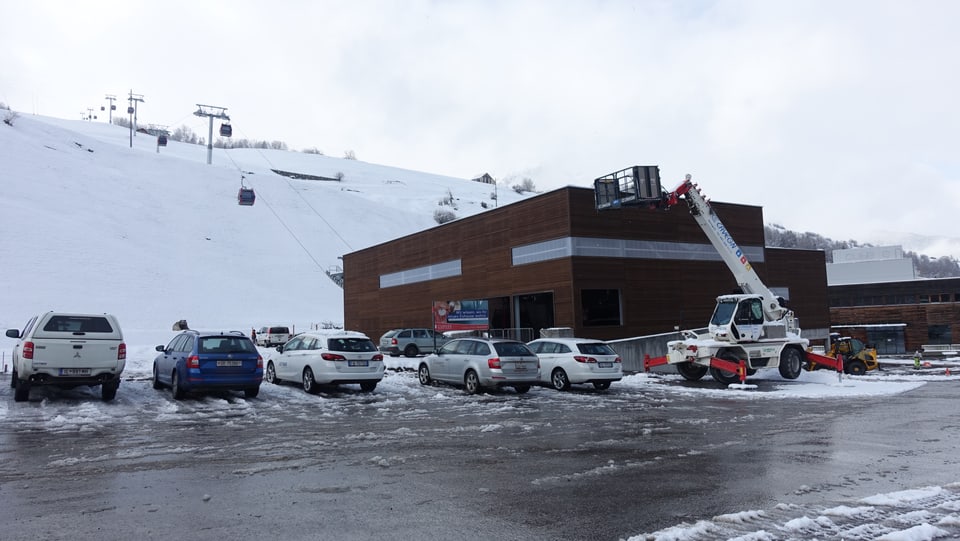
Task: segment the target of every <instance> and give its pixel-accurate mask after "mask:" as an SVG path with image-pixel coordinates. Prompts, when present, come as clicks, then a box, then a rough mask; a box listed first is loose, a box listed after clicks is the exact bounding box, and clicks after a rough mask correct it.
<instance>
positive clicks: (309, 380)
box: [266, 330, 383, 394]
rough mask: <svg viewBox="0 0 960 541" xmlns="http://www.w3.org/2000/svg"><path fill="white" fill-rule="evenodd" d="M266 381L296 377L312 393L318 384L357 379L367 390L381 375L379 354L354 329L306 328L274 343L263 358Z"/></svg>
mask: <svg viewBox="0 0 960 541" xmlns="http://www.w3.org/2000/svg"><path fill="white" fill-rule="evenodd" d="M266 370H267V372H266V377H267V381H268V382H270V383H278V384H279V383H280V382H282V381H284V380H290V381H299V382H300V384H301V385H302V386H303V390H304V391H306V392H308V393H310V394H314V393H316V392H318V391H319V390H320V387H319V386H320V385H344V384H353V383H359V384H360V390H361V391H363V392H365V393H369V392H370V391H372V390H374V389H376V388H377V383H379V382H380V380H381V379H383V355H381V354H380V351H378V350H377V346H376V345H374V343H373V341H372V340H370V338H368V337H367V335H365V334H363V333H359V332H354V331H322V330H320V331H308V332H304V333H300V334H298V335H297V336H295V337H293V338H292V339H291V340H290V341H289V342H287V343H286V344H284V345H282V346H278V347H277V354H276V355H271V356H270V358H269V359H268V360H267V368H266Z"/></svg>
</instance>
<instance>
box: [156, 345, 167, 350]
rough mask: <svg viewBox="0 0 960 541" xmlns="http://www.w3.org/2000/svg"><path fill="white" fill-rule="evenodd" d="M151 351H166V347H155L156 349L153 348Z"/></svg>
mask: <svg viewBox="0 0 960 541" xmlns="http://www.w3.org/2000/svg"><path fill="white" fill-rule="evenodd" d="M153 349H155V350H157V351H166V347H165V346H157V347H155V348H153Z"/></svg>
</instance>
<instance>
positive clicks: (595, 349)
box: [577, 342, 617, 355]
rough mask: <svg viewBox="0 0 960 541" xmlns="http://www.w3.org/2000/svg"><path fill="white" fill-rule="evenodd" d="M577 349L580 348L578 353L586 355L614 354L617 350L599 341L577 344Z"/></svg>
mask: <svg viewBox="0 0 960 541" xmlns="http://www.w3.org/2000/svg"><path fill="white" fill-rule="evenodd" d="M577 349H579V350H580V353H584V354H586V355H616V354H617V352H616V351H613V348H611V347H610V346H608V345H606V344H602V343H600V342H586V343H583V344H577Z"/></svg>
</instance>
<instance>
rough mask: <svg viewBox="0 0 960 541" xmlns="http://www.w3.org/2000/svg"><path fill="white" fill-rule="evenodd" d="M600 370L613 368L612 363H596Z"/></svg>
mask: <svg viewBox="0 0 960 541" xmlns="http://www.w3.org/2000/svg"><path fill="white" fill-rule="evenodd" d="M597 366H599V367H600V368H613V363H597Z"/></svg>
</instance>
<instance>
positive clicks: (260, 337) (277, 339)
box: [257, 325, 290, 348]
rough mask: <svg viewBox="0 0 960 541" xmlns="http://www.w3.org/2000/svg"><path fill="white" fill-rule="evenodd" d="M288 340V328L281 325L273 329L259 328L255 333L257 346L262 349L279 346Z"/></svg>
mask: <svg viewBox="0 0 960 541" xmlns="http://www.w3.org/2000/svg"><path fill="white" fill-rule="evenodd" d="M288 340H290V327H284V326H282V325H278V326H274V327H260V330H259V331H257V345H258V346H263V347H267V348H268V347H272V346H280V345H283V344H286V343H287V341H288Z"/></svg>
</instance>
